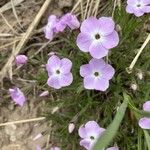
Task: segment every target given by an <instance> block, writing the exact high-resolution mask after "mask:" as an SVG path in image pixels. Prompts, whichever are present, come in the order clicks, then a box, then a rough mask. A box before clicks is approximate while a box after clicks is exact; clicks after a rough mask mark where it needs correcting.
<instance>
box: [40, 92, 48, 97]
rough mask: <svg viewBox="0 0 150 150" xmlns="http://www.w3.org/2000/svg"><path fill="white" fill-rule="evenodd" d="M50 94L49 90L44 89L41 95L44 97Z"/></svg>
mask: <svg viewBox="0 0 150 150" xmlns="http://www.w3.org/2000/svg"><path fill="white" fill-rule="evenodd" d="M48 94H49V91H43V92H42V93H41V94H40V95H39V96H40V97H43V96H47V95H48Z"/></svg>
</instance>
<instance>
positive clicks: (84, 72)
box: [80, 64, 92, 77]
mask: <svg viewBox="0 0 150 150" xmlns="http://www.w3.org/2000/svg"><path fill="white" fill-rule="evenodd" d="M91 72H92V70H91V68H90V65H89V64H86V65H82V66H81V67H80V75H81V76H82V77H85V76H88V75H90V74H91Z"/></svg>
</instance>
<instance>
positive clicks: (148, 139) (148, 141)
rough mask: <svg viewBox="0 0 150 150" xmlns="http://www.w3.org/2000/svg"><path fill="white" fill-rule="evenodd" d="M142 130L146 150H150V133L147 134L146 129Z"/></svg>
mask: <svg viewBox="0 0 150 150" xmlns="http://www.w3.org/2000/svg"><path fill="white" fill-rule="evenodd" d="M143 131H144V135H145V139H146V143H147V147H148V150H150V135H149V133H148V131H146V130H143Z"/></svg>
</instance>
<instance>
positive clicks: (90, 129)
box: [85, 121, 105, 139]
mask: <svg viewBox="0 0 150 150" xmlns="http://www.w3.org/2000/svg"><path fill="white" fill-rule="evenodd" d="M85 129H86V132H87V134H88V137H89V138H90V137H91V136H93V137H95V138H96V139H97V138H98V137H99V136H100V135H101V134H102V133H103V132H104V131H105V129H104V128H100V126H99V125H98V124H97V122H95V121H88V122H87V123H86V124H85Z"/></svg>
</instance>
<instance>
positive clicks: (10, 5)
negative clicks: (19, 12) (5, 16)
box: [0, 0, 24, 13]
mask: <svg viewBox="0 0 150 150" xmlns="http://www.w3.org/2000/svg"><path fill="white" fill-rule="evenodd" d="M23 1H24V0H14V6H18V5H19V4H20V3H22V2H23ZM11 8H12V4H11V2H8V3H6V4H5V5H4V6H2V7H1V8H0V12H1V13H3V12H5V11H7V10H9V9H11Z"/></svg>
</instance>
